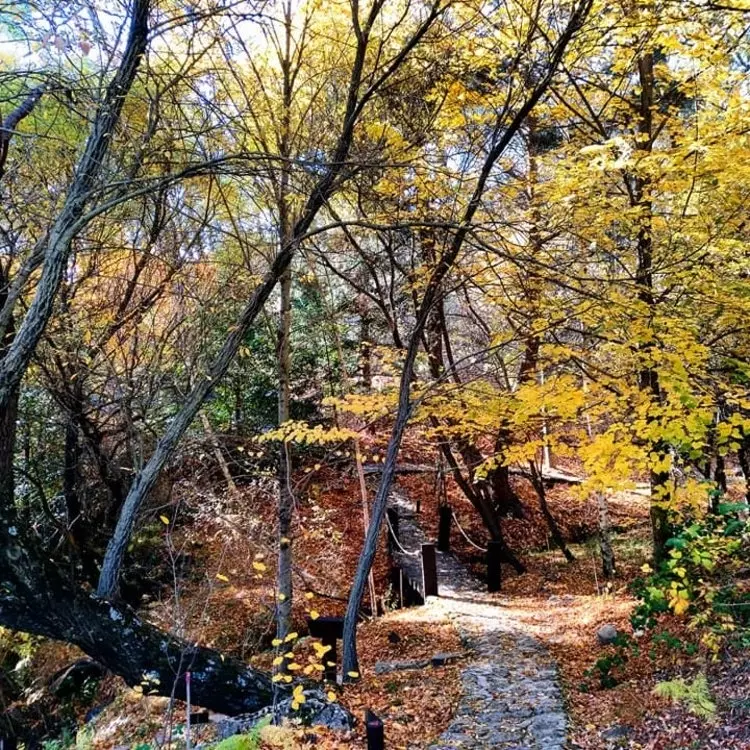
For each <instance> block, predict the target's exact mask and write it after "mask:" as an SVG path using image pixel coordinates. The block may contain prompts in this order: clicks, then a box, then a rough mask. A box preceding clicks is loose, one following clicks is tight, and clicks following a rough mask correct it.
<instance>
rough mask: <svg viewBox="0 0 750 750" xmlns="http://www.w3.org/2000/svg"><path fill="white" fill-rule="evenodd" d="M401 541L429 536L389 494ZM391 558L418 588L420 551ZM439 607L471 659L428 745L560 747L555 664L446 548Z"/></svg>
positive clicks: (444, 748)
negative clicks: (447, 715)
mask: <svg viewBox="0 0 750 750" xmlns="http://www.w3.org/2000/svg"><path fill="white" fill-rule="evenodd" d="M390 507H392V508H394V509H395V510H396V511H397V513H398V519H399V528H398V537H399V542H400V544H401V545H402V546H403V548H404V549H405V550H406V552H407V553H408V552H413V551H416V550H417V549H419V545H420V544H421V543H422V542H423V541H427V540H426V538H425V535H424V532H423V530H422V528H421V527H420V526H419V523H418V521H417V517H416V515H415V513H414V508H413V505H412V503H410V502H409V501H408V500H407V499H406V498H405V497H404V496H403V495H402V494H400V493H394V494H393V497H392V500H391V503H390ZM394 557H395V559H396V561H397V563H398V564H399V566H400V567H401V568H402V570H403V571H404V574H405V575H406V576H407V577H408V578H409V579H410V580H411V582H412V585H413V586H414V588H416V589H418V590H421V568H420V561H419V557H418V556H416V555H412V554H405V553H404V552H398V551H397V552H396V553H395V554H394ZM438 588H439V593H440V596H439V598H438V599H436V600H431V601H430V603H429V606H433V607H439V608H440V609H441V610H442V611H443V612H444V614H445V616H446V617H449V618H450V619H451V620H453V622H454V623H455V625H456V628H457V629H458V631H459V633H460V635H461V638H462V640H463V641H464V643H465V645H466V647H467V648H468V649H470V651H471V653H472V655H473V660H472V661H471V663H470V664H469V665H468V666H467V667H466V668H465V669H464V670H463V672H462V673H461V679H462V683H463V696H462V698H461V701H460V703H459V706H458V709H457V710H456V715H455V716H454V718H453V721H452V722H451V724H450V726H449V727H448V729H447V730H446V731H445V732H444V733H443V734H442V735H441V737H440V738H439V740H438V741H437V742H436V743H434V744H432V745H431V746H430V747H431V749H432V750H463V749H465V748H477V750H490V748H493V749H497V750H502V749H505V750H511V749H513V750H562V748H564V746H565V741H566V735H567V718H566V716H565V710H564V707H563V700H562V694H561V692H560V687H559V684H558V678H557V667H556V665H555V663H554V661H553V660H552V659H551V657H550V656H549V654H548V652H547V649H546V648H545V647H544V646H543V645H542V643H541V642H540V641H538V640H537V639H536V638H533V637H531V636H529V635H526V634H524V633H523V632H522V630H521V627H520V625H519V624H518V622H517V621H514V620H513V618H511V617H509V616H508V614H507V612H506V610H505V608H504V606H503V600H502V597H500V596H498V595H489V594H486V593H484V592H483V583H482V582H480V581H478V580H476V579H475V578H473V577H472V576H471V575H470V574H469V572H468V571H467V570H466V568H465V567H464V566H463V565H462V564H461V563H460V562H459V561H458V560H457V559H456V558H455V557H454V556H453V555H451V554H450V553H440V552H438Z"/></svg>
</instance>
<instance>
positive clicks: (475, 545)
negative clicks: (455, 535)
mask: <svg viewBox="0 0 750 750" xmlns="http://www.w3.org/2000/svg"><path fill="white" fill-rule="evenodd" d="M453 520H454V521H455V522H456V526H457V527H458V530H459V531H460V532H461V536H462V537H463V538H464V539H466V541H467V542H468V543H469V544H470V545H471V546H472V547H474V548H475V549H478V550H479V551H480V552H486V551H487V547H482V546H480V545H479V544H477V543H476V542H474V541H472V539H471V538H470V537H469V535H468V534H467V533H466V532H465V531H464V530H463V527H462V526H461V524H460V523H459V521H458V516H457V515H456V511H455V510H454V511H453Z"/></svg>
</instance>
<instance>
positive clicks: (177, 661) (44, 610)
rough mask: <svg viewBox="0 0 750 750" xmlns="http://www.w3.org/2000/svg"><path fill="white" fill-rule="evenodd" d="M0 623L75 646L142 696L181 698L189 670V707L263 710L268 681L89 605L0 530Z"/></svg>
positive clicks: (121, 611)
mask: <svg viewBox="0 0 750 750" xmlns="http://www.w3.org/2000/svg"><path fill="white" fill-rule="evenodd" d="M0 580H2V586H0V624H1V625H3V626H4V627H8V628H12V629H13V630H21V631H24V632H27V633H33V634H35V635H41V636H45V637H47V638H52V639H55V640H60V641H65V642H66V643H72V644H75V645H76V646H78V647H79V648H80V649H81V650H82V651H84V652H85V653H86V654H88V655H89V656H90V657H91V658H92V659H95V660H96V661H98V662H99V663H100V664H102V665H103V666H105V667H106V668H107V669H109V670H110V671H112V672H114V673H115V674H117V675H119V676H120V677H122V678H123V679H124V680H125V682H127V683H128V685H131V686H135V685H141V684H143V685H144V691H145V692H152V693H154V694H157V695H166V696H169V695H171V694H172V691H173V689H174V695H175V697H176V698H179V699H182V700H184V698H185V682H184V675H185V672H186V671H187V670H190V672H191V685H192V687H191V691H192V699H193V702H194V703H196V704H198V705H200V706H204V707H206V708H210V709H212V710H215V711H220V712H222V713H228V714H238V713H246V712H252V711H257V710H259V709H261V708H264V707H265V706H267V705H269V704H270V703H271V700H272V696H273V686H272V683H271V680H270V678H269V677H268V675H266V674H264V673H262V672H258V671H256V670H254V669H251V668H249V667H247V666H246V665H245V664H243V663H242V662H240V661H238V660H236V659H233V658H229V657H225V656H223V655H222V654H221V653H220V652H218V651H215V650H213V649H209V648H203V647H201V646H197V645H195V644H192V643H189V642H188V641H185V640H182V639H180V638H176V637H175V636H172V635H170V634H169V633H167V632H165V631H163V630H160V629H159V628H156V627H154V626H153V625H150V624H149V623H146V622H144V621H143V620H141V619H140V618H139V617H138V616H137V615H136V614H135V613H134V612H133V611H132V610H130V609H129V608H128V607H126V606H122V605H117V606H115V605H113V604H111V603H109V602H106V601H103V600H100V599H97V598H96V597H94V596H93V595H91V594H88V593H86V592H85V591H83V590H82V589H79V588H76V587H75V586H74V585H71V584H70V583H69V582H68V580H67V579H66V578H64V577H63V576H62V575H61V574H60V572H59V570H58V569H57V567H56V566H55V565H54V563H51V562H50V561H48V560H47V559H46V557H45V556H44V554H43V552H42V551H41V550H36V549H34V548H33V547H32V546H31V544H26V543H24V542H23V541H22V538H21V534H20V532H19V531H18V529H17V528H15V527H12V526H11V527H10V528H8V526H6V525H3V526H2V528H0Z"/></svg>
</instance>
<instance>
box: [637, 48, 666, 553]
mask: <svg viewBox="0 0 750 750" xmlns="http://www.w3.org/2000/svg"><path fill="white" fill-rule="evenodd" d="M638 77H639V82H640V101H639V121H638V132H639V135H640V138H639V140H638V141H637V143H636V148H637V149H638V150H640V151H644V152H646V153H651V151H652V150H653V138H654V134H653V107H654V55H653V53H652V52H647V53H645V54H643V55H642V56H641V57H640V58H639V59H638ZM632 194H633V205H634V206H635V207H637V208H639V209H640V211H641V217H640V221H641V225H640V228H639V230H638V237H637V241H636V250H637V267H636V274H635V281H636V286H637V287H638V300H639V301H640V302H641V303H643V305H644V307H645V309H646V310H647V314H648V316H649V324H650V323H651V318H652V317H653V314H654V312H655V307H656V297H655V294H654V276H653V272H654V247H653V234H652V231H653V227H652V224H653V201H652V199H651V184H650V179H649V178H648V177H642V176H640V175H635V176H634V177H633V193H632ZM653 349H654V344H653V342H648V343H646V344H645V345H643V346H642V347H641V352H642V355H643V357H644V360H645V364H644V365H643V367H642V369H641V372H640V375H639V384H640V388H641V390H642V391H644V392H645V393H647V394H648V396H649V398H650V399H651V402H652V404H653V405H654V406H657V405H658V404H660V403H661V389H660V387H659V373H658V370H657V369H656V366H655V365H654V363H653V362H652V361H649V360H650V358H651V352H652V351H653ZM650 418H651V419H654V417H653V416H652V417H650ZM652 450H653V452H654V453H656V455H657V456H658V457H659V459H663V458H664V457H666V455H667V451H668V448H667V446H666V445H664V443H663V442H662V441H660V440H658V441H656V443H655V444H654V445H653V446H652ZM669 482H670V476H669V473H668V472H663V471H661V472H657V471H651V473H650V483H651V508H650V517H651V532H652V538H653V558H654V563H655V564H657V565H658V564H659V563H660V562H661V561H662V560H664V559H665V557H666V554H667V541H668V540H669V538H670V537H671V527H670V522H669V513H668V510H667V505H668V503H669V499H670V497H671V492H670V489H669Z"/></svg>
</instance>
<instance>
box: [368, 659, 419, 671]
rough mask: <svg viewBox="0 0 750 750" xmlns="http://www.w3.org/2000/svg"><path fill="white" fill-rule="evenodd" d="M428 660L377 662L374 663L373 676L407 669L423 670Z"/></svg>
mask: <svg viewBox="0 0 750 750" xmlns="http://www.w3.org/2000/svg"><path fill="white" fill-rule="evenodd" d="M429 665H430V662H429V660H428V659H405V660H404V661H379V662H376V663H375V674H388V673H389V672H403V671H405V670H408V669H424V668H425V667H428V666H429Z"/></svg>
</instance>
